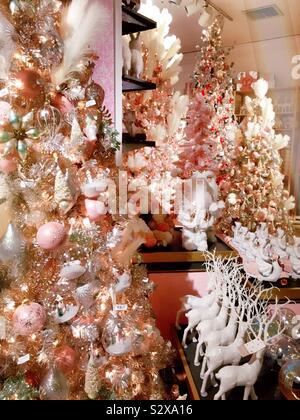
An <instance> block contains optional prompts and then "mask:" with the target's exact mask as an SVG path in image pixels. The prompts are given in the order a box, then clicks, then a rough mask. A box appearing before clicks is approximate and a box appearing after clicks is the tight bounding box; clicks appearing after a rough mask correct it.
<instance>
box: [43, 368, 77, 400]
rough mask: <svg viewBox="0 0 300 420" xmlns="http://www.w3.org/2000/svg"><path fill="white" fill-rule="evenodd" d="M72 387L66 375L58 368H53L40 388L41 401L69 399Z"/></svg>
mask: <svg viewBox="0 0 300 420" xmlns="http://www.w3.org/2000/svg"><path fill="white" fill-rule="evenodd" d="M69 392H70V385H69V383H68V380H67V379H66V377H65V375H64V374H63V373H61V372H60V371H59V370H58V369H57V368H51V369H50V370H49V372H48V373H47V374H46V376H45V377H44V379H43V380H42V383H41V386H40V397H41V400H47V401H64V400H67V399H68V397H69Z"/></svg>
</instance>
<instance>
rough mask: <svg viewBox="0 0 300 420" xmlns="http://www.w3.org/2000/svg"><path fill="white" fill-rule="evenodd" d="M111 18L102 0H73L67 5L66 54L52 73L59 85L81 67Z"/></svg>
mask: <svg viewBox="0 0 300 420" xmlns="http://www.w3.org/2000/svg"><path fill="white" fill-rule="evenodd" d="M107 19H108V14H107V11H106V9H105V8H104V7H103V6H102V5H101V4H100V2H93V3H92V2H91V0H72V2H71V3H70V5H69V6H68V7H66V9H65V12H64V13H63V17H62V22H61V32H62V37H63V41H64V57H63V61H62V63H61V64H60V65H59V66H58V67H57V68H56V69H54V71H53V73H52V81H53V83H55V84H56V85H59V84H61V83H63V82H64V81H66V80H67V78H68V76H69V75H70V73H72V72H74V71H78V70H80V69H79V67H78V66H79V64H80V62H81V60H82V59H83V58H85V57H86V55H87V54H89V53H91V52H92V47H91V45H92V43H93V41H94V38H95V36H96V35H97V36H99V35H100V33H101V32H103V31H104V30H105V25H106V23H107Z"/></svg>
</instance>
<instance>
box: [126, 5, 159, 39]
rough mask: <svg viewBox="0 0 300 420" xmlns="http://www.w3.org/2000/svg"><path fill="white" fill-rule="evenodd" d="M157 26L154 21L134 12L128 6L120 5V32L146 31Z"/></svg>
mask: <svg viewBox="0 0 300 420" xmlns="http://www.w3.org/2000/svg"><path fill="white" fill-rule="evenodd" d="M156 27H157V24H156V22H154V21H153V20H151V19H149V18H147V17H146V16H143V15H141V14H140V13H137V12H135V11H134V10H132V9H130V8H129V7H126V6H122V34H123V35H129V34H133V33H136V32H143V31H148V30H150V29H155V28H156Z"/></svg>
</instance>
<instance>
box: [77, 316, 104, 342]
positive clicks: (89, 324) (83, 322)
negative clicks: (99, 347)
mask: <svg viewBox="0 0 300 420" xmlns="http://www.w3.org/2000/svg"><path fill="white" fill-rule="evenodd" d="M71 329H72V334H73V337H74V338H78V339H79V340H83V341H87V342H90V343H93V342H94V341H96V340H97V339H98V338H99V330H98V325H97V324H96V321H95V318H93V317H91V316H81V317H80V318H78V319H76V321H74V322H73V323H72V326H71Z"/></svg>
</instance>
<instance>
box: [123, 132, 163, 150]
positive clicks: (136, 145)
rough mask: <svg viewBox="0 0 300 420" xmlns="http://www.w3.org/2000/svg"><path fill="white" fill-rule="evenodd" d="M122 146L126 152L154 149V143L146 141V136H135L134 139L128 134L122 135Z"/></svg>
mask: <svg viewBox="0 0 300 420" xmlns="http://www.w3.org/2000/svg"><path fill="white" fill-rule="evenodd" d="M122 144H123V148H124V147H125V150H126V151H127V152H128V151H131V150H136V149H141V148H143V147H155V145H156V144H155V141H147V137H146V134H137V135H136V136H135V137H131V136H130V134H128V133H123V134H122Z"/></svg>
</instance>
